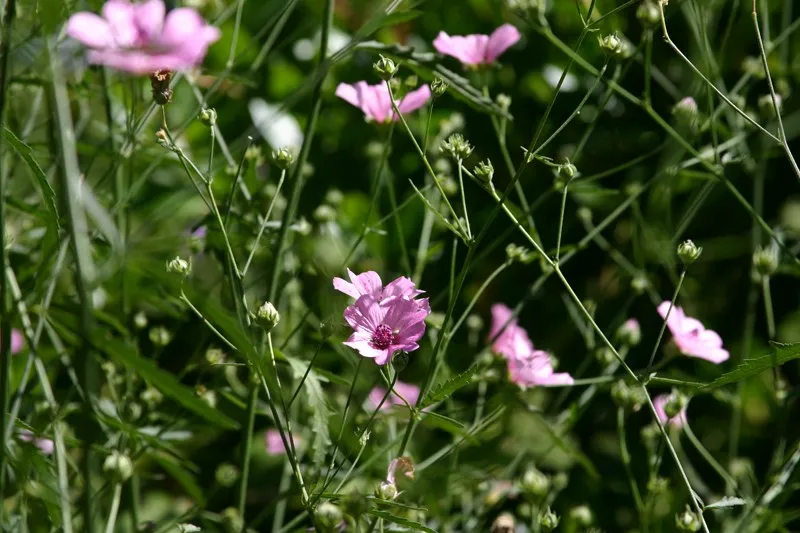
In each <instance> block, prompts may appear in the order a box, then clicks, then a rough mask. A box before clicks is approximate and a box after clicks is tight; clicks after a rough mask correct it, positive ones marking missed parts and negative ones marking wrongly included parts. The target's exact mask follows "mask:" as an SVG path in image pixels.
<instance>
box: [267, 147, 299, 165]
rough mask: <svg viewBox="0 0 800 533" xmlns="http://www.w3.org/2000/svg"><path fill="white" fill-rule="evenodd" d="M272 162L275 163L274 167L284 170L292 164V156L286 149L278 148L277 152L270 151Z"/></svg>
mask: <svg viewBox="0 0 800 533" xmlns="http://www.w3.org/2000/svg"><path fill="white" fill-rule="evenodd" d="M272 160H273V161H275V165H276V166H277V167H278V168H279V169H281V170H286V169H287V168H289V167H290V166H292V163H293V162H294V154H292V152H291V150H289V148H287V147H283V148H278V149H277V150H273V151H272Z"/></svg>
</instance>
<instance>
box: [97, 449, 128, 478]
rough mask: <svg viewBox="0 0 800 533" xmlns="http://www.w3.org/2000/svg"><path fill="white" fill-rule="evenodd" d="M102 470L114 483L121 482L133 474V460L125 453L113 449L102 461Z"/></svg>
mask: <svg viewBox="0 0 800 533" xmlns="http://www.w3.org/2000/svg"><path fill="white" fill-rule="evenodd" d="M103 471H104V472H106V473H107V474H109V475H110V476H111V477H112V478H113V479H114V481H115V482H116V483H123V482H125V481H127V480H128V479H130V477H131V476H132V475H133V462H132V461H131V459H130V457H128V456H127V455H124V454H121V453H119V452H118V451H116V450H114V451H113V452H111V455H109V456H108V457H106V460H105V461H104V462H103Z"/></svg>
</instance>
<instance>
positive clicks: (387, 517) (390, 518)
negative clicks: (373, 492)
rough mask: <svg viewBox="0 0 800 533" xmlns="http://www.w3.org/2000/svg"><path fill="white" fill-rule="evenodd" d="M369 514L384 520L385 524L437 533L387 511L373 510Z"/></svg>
mask: <svg viewBox="0 0 800 533" xmlns="http://www.w3.org/2000/svg"><path fill="white" fill-rule="evenodd" d="M369 514H371V515H372V516H374V517H376V518H380V519H382V520H383V521H384V522H391V523H392V524H397V525H399V526H405V527H407V528H409V529H412V530H414V531H425V532H426V533H436V530H435V529H431V528H429V527H427V526H424V525H422V524H420V523H419V522H414V521H413V520H408V519H406V518H400V517H399V516H395V515H393V514H392V513H389V512H386V511H379V510H378V509H371V510H370V512H369Z"/></svg>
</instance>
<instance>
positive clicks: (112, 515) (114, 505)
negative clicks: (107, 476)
mask: <svg viewBox="0 0 800 533" xmlns="http://www.w3.org/2000/svg"><path fill="white" fill-rule="evenodd" d="M121 497H122V483H114V495H113V496H112V497H111V510H110V511H109V513H108V520H107V521H106V530H105V531H106V533H114V531H115V528H116V527H117V514H118V513H119V501H120V499H121ZM87 520H89V519H87Z"/></svg>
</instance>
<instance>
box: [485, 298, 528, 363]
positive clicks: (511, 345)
mask: <svg viewBox="0 0 800 533" xmlns="http://www.w3.org/2000/svg"><path fill="white" fill-rule="evenodd" d="M503 326H505V329H503ZM489 339H490V340H491V339H494V341H493V342H492V351H494V352H495V353H496V354H500V355H502V356H503V357H505V358H506V359H511V358H513V357H516V356H517V354H518V353H520V352H521V351H523V350H524V349H525V345H526V344H532V343H531V341H530V339H529V338H528V334H527V332H526V331H525V330H524V329H522V328H521V327H519V325H518V324H517V319H516V318H512V311H511V309H509V308H508V307H507V306H505V305H503V304H494V305H493V306H492V326H491V328H490V330H489Z"/></svg>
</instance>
